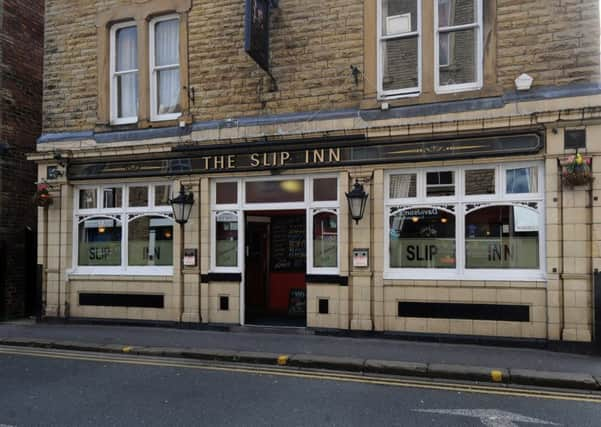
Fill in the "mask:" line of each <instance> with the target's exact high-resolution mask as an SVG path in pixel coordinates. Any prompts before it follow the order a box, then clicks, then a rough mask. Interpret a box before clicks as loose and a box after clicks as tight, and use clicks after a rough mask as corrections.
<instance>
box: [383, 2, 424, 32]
mask: <svg viewBox="0 0 601 427" xmlns="http://www.w3.org/2000/svg"><path fill="white" fill-rule="evenodd" d="M417 19H418V16H417V0H382V34H383V35H393V34H403V33H409V32H413V31H417Z"/></svg>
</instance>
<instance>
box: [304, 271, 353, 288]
mask: <svg viewBox="0 0 601 427" xmlns="http://www.w3.org/2000/svg"><path fill="white" fill-rule="evenodd" d="M305 282H307V283H311V284H320V283H327V284H335V285H340V286H348V277H347V276H337V275H335V274H307V275H306V276H305Z"/></svg>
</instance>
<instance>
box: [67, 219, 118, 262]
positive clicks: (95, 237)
mask: <svg viewBox="0 0 601 427" xmlns="http://www.w3.org/2000/svg"><path fill="white" fill-rule="evenodd" d="M77 263H78V265H80V266H111V265H112V266H115V265H117V266H118V265H121V223H120V222H119V221H117V220H115V219H110V218H90V219H86V220H85V221H82V222H81V223H80V224H79V245H78V257H77Z"/></svg>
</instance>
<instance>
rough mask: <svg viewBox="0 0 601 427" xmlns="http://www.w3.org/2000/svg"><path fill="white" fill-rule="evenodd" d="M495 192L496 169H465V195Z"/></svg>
mask: <svg viewBox="0 0 601 427" xmlns="http://www.w3.org/2000/svg"><path fill="white" fill-rule="evenodd" d="M484 194H495V170H494V169H468V170H466V171H465V195H466V196H480V195H484Z"/></svg>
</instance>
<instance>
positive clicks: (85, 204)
mask: <svg viewBox="0 0 601 427" xmlns="http://www.w3.org/2000/svg"><path fill="white" fill-rule="evenodd" d="M97 207H98V203H96V189H95V188H92V189H85V190H79V209H96V208H97Z"/></svg>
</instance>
